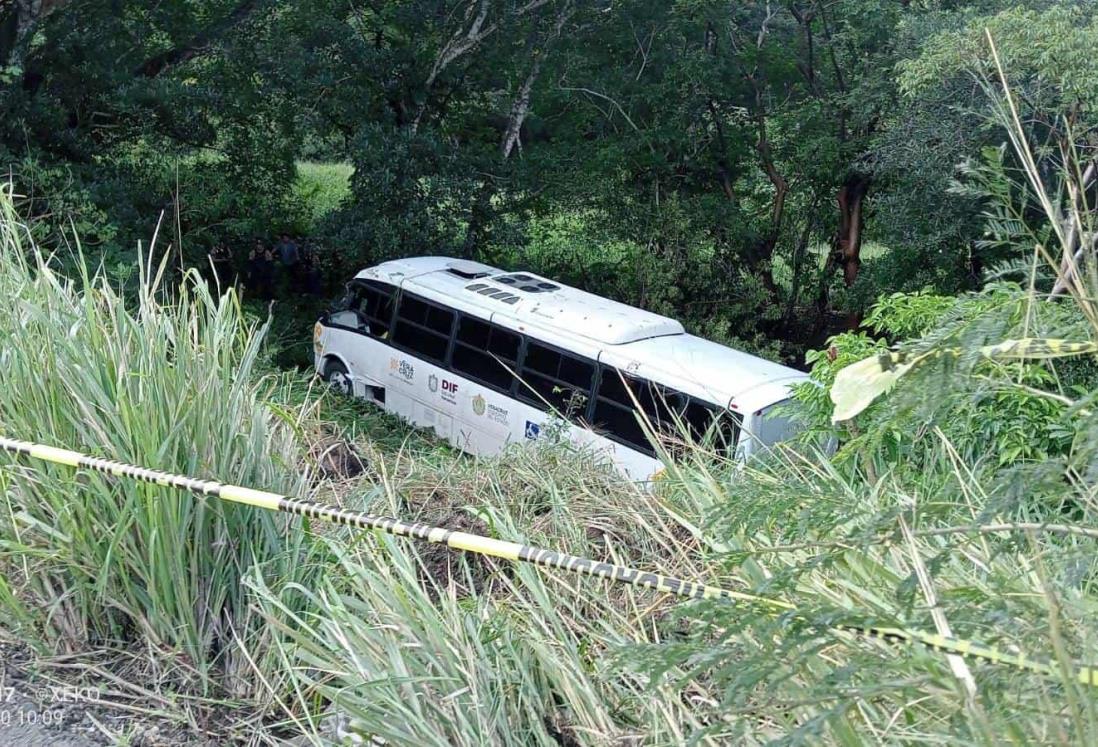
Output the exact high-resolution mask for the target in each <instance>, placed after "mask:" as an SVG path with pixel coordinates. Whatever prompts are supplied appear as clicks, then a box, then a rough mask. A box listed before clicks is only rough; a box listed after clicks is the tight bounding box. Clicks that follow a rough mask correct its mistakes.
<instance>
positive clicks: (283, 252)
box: [275, 233, 301, 292]
mask: <svg viewBox="0 0 1098 747" xmlns="http://www.w3.org/2000/svg"><path fill="white" fill-rule="evenodd" d="M275 248H276V249H277V250H278V260H279V262H281V263H282V273H281V274H282V283H280V285H281V286H282V287H281V289H282V291H283V292H285V291H287V290H290V288H291V287H292V286H293V277H294V274H295V272H296V271H297V269H298V267H297V266H298V263H299V262H300V261H301V250H300V249H298V246H297V243H296V242H294V240H293V239H291V238H290V236H289V234H285V233H284V234H282V238H281V239H280V240H279V242H278V245H277V246H276V247H275Z"/></svg>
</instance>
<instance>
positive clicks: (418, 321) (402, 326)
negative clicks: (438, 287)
mask: <svg viewBox="0 0 1098 747" xmlns="http://www.w3.org/2000/svg"><path fill="white" fill-rule="evenodd" d="M454 317H455V314H454V311H453V310H452V309H446V308H443V307H441V306H436V305H434V304H431V303H427V302H426V301H424V300H423V299H421V298H418V297H417V296H413V295H412V294H410V293H404V294H402V295H401V297H400V307H399V308H398V310H397V321H396V329H395V330H394V332H393V343H394V344H395V345H397V346H398V347H402V348H404V349H405V350H408V351H409V352H412V353H415V354H417V355H419V356H421V357H422V358H425V359H427V360H428V361H431V362H432V363H437V364H439V365H442V364H444V363H445V361H446V349H447V348H448V347H449V346H450V333H451V330H452V329H453V326H454Z"/></svg>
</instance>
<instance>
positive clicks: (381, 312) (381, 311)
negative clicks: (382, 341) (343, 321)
mask: <svg viewBox="0 0 1098 747" xmlns="http://www.w3.org/2000/svg"><path fill="white" fill-rule="evenodd" d="M357 290H358V295H357V311H358V328H359V329H360V330H362V331H363V332H366V333H368V334H371V335H373V336H374V337H382V338H384V337H385V336H386V335H387V334H388V332H389V322H390V321H391V320H392V318H393V292H392V289H391V288H389V287H386V286H383V285H381V284H375V283H365V284H363V285H360V286H358V288H357Z"/></svg>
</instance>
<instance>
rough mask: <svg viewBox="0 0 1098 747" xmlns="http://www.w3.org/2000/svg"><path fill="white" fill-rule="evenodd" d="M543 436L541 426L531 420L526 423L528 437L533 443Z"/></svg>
mask: <svg viewBox="0 0 1098 747" xmlns="http://www.w3.org/2000/svg"><path fill="white" fill-rule="evenodd" d="M540 435H541V426H540V425H538V424H537V423H535V422H532V421H530V420H527V421H526V437H527V438H528V439H530V440H531V441H534V440H536V439H537V437H538V436H540Z"/></svg>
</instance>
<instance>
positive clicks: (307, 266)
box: [301, 251, 323, 296]
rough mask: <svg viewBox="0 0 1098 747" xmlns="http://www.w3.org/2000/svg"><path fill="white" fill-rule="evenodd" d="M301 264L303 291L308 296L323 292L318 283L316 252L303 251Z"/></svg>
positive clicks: (318, 270)
mask: <svg viewBox="0 0 1098 747" xmlns="http://www.w3.org/2000/svg"><path fill="white" fill-rule="evenodd" d="M301 265H302V271H301V276H302V281H303V287H304V291H305V293H307V294H308V295H310V296H319V295H322V294H323V289H322V288H321V283H320V267H319V266H318V265H317V261H316V254H315V253H313V252H311V251H310V252H305V253H304V256H303V257H302V258H301Z"/></svg>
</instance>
